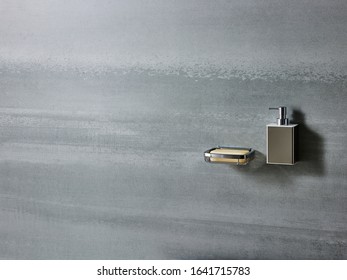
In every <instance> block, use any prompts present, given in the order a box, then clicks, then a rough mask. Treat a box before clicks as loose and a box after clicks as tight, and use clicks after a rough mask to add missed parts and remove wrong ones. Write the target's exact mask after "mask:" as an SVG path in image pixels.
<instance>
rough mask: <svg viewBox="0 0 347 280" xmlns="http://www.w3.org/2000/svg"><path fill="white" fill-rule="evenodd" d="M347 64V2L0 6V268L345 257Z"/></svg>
mask: <svg viewBox="0 0 347 280" xmlns="http://www.w3.org/2000/svg"><path fill="white" fill-rule="evenodd" d="M346 49H347V2H346V1H344V0H341V1H338V0H304V1H303V0H300V1H299V0H294V1H285V0H277V1H275V0H245V1H236V0H234V1H207V0H203V1H193V0H189V1H187V0H184V1H183V0H182V1H180V0H177V1H162V0H160V1H159V0H157V1H140V0H130V1H125V0H124V1H103V0H102V1H100V0H87V1H82V0H69V1H67V0H66V1H59V0H35V1H24V0H23V1H19V0H17V1H16V0H0V258H1V259H215V258H218V259H346V258H347V180H346V179H347V173H346V166H347V159H346V153H347V148H346V143H347V141H346V140H347V113H346V112H347V111H346V108H347V84H346V81H347V52H346ZM281 105H282V106H287V107H288V110H289V113H290V118H291V119H292V120H293V122H298V123H300V153H301V161H300V162H299V163H298V164H297V165H295V166H276V165H273V166H272V165H271V166H270V165H266V164H265V151H266V147H265V126H266V124H268V123H271V122H273V121H274V120H275V113H274V112H272V111H268V107H273V106H281ZM216 145H229V146H249V147H253V148H254V149H256V150H257V158H256V160H255V161H254V162H252V163H251V164H250V165H248V166H243V167H236V166H229V165H223V164H208V163H205V162H204V160H203V151H205V150H206V149H208V148H211V147H214V146H216Z"/></svg>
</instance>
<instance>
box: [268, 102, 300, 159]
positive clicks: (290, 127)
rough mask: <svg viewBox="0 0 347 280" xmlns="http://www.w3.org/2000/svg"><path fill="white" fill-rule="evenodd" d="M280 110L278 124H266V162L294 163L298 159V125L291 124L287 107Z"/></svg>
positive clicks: (279, 108)
mask: <svg viewBox="0 0 347 280" xmlns="http://www.w3.org/2000/svg"><path fill="white" fill-rule="evenodd" d="M269 109H270V110H278V118H277V123H276V124H268V125H267V126H266V154H267V155H266V163H267V164H285V165H293V164H295V162H296V161H297V160H298V125H297V124H289V121H288V119H287V108H286V107H278V108H269Z"/></svg>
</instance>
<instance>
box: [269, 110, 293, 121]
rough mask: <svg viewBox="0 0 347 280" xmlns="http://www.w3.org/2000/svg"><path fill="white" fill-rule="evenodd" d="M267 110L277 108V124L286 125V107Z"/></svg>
mask: <svg viewBox="0 0 347 280" xmlns="http://www.w3.org/2000/svg"><path fill="white" fill-rule="evenodd" d="M269 110H278V118H277V125H288V124H289V121H288V119H287V107H282V106H281V107H277V108H269Z"/></svg>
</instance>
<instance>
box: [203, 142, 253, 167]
mask: <svg viewBox="0 0 347 280" xmlns="http://www.w3.org/2000/svg"><path fill="white" fill-rule="evenodd" d="M254 157H255V151H254V150H253V149H251V148H242V147H223V146H218V147H216V148H212V149H209V150H207V151H205V152H204V158H205V161H206V162H211V163H229V164H235V165H246V164H248V163H249V162H250V161H251V160H252V159H254Z"/></svg>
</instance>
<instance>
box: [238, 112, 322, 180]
mask: <svg viewBox="0 0 347 280" xmlns="http://www.w3.org/2000/svg"><path fill="white" fill-rule="evenodd" d="M291 119H292V120H293V121H292V123H297V124H299V141H298V142H299V161H298V162H297V163H296V164H295V165H294V166H286V165H272V164H266V155H264V154H263V153H261V152H259V151H256V154H255V159H254V160H253V161H252V162H250V163H249V165H246V166H234V165H233V166H231V168H233V169H234V170H237V171H239V172H242V173H252V174H253V175H257V174H259V177H261V181H269V182H270V181H271V182H274V180H275V181H277V182H278V183H283V184H287V183H288V181H290V178H291V177H292V176H298V175H304V176H305V175H308V176H323V175H324V173H325V166H324V139H323V137H321V136H320V135H319V134H318V133H316V132H315V131H313V130H312V129H310V128H309V127H308V126H307V124H306V123H305V114H304V113H303V112H302V111H301V110H299V109H293V114H292V118H291ZM279 174H280V175H279Z"/></svg>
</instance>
